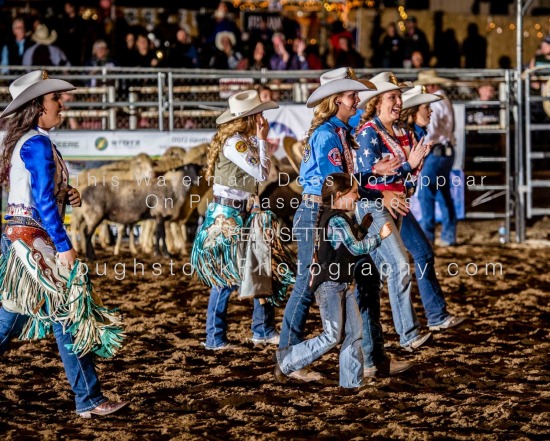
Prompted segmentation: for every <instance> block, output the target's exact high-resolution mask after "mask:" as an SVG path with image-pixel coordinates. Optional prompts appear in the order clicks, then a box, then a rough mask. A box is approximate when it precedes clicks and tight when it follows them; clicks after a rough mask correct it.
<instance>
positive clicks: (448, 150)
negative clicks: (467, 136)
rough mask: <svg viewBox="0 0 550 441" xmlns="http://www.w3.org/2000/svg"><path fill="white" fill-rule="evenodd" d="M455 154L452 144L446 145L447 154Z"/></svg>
mask: <svg viewBox="0 0 550 441" xmlns="http://www.w3.org/2000/svg"><path fill="white" fill-rule="evenodd" d="M452 154H453V148H452V147H451V146H450V145H447V146H445V156H451V155H452Z"/></svg>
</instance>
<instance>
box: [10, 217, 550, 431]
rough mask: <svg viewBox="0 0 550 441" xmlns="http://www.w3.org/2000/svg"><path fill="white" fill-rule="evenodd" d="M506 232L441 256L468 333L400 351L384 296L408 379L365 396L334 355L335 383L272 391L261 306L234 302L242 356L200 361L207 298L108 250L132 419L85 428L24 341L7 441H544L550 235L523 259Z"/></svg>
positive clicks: (104, 287) (117, 369) (472, 230)
mask: <svg viewBox="0 0 550 441" xmlns="http://www.w3.org/2000/svg"><path fill="white" fill-rule="evenodd" d="M497 228H498V222H494V221H479V222H468V223H465V222H463V223H461V224H460V228H459V235H460V244H459V246H457V247H454V248H447V249H443V248H438V249H437V269H438V271H439V273H440V277H441V282H442V284H443V286H444V290H445V292H446V295H447V299H448V303H449V305H450V310H451V311H452V312H453V313H456V314H463V315H467V316H468V317H469V320H468V322H467V323H465V324H464V326H462V327H461V328H460V329H457V330H450V331H447V332H440V333H437V334H436V335H435V338H434V341H433V344H432V345H431V346H429V347H426V348H422V349H420V350H418V351H417V352H415V353H412V354H410V353H407V352H404V351H402V350H400V349H399V348H398V346H397V338H396V334H395V332H394V331H393V328H392V325H391V322H390V312H389V306H388V301H387V296H385V298H384V301H383V311H382V318H383V324H384V326H385V329H386V334H387V340H388V342H390V343H391V347H390V348H389V352H390V353H391V354H392V355H393V356H394V357H397V358H400V359H407V360H410V361H412V362H414V368H413V369H411V370H410V371H408V372H407V373H406V374H404V375H402V376H399V377H393V378H385V379H373V380H371V381H370V383H369V384H368V386H367V387H365V388H364V389H362V390H360V391H359V392H357V391H345V390H342V389H340V388H339V387H338V385H337V380H338V373H337V372H338V371H337V362H338V353H337V351H334V352H332V353H330V354H327V355H326V356H324V357H323V358H322V359H321V360H320V361H319V362H317V363H315V365H314V367H315V369H317V370H319V371H321V372H323V373H324V374H326V375H327V376H328V377H329V378H330V379H331V380H332V383H331V384H324V385H321V384H303V383H289V384H285V385H279V384H276V383H274V381H273V376H272V371H273V362H272V361H271V356H272V352H273V350H272V348H265V347H264V348H257V347H253V345H252V344H251V343H250V341H249V340H248V339H249V337H250V331H249V326H250V317H251V307H250V304H249V303H245V302H239V301H238V300H237V299H234V300H233V301H232V303H231V306H230V309H229V337H230V339H231V340H232V341H234V342H242V345H243V348H242V349H240V350H238V351H234V352H221V353H212V352H207V351H205V350H204V348H203V347H202V346H201V344H200V343H201V341H203V340H204V336H205V332H204V323H205V312H206V304H207V299H208V291H207V289H205V288H204V287H203V286H201V285H200V284H199V283H198V282H197V281H195V280H192V279H190V278H188V277H185V276H182V275H181V273H180V272H179V271H180V270H181V267H182V265H183V263H185V260H178V261H175V262H174V267H173V272H174V275H170V268H169V263H168V262H167V261H166V262H163V261H158V262H161V263H162V265H163V266H162V269H163V270H164V274H163V275H162V276H160V277H158V276H154V275H153V274H152V264H153V263H154V262H156V261H157V260H155V259H153V258H147V257H140V258H139V259H138V261H139V262H140V263H143V264H144V269H145V275H144V276H142V275H141V274H139V272H138V274H137V275H134V274H133V266H134V261H133V258H131V257H130V256H129V255H128V254H126V255H125V257H123V258H122V259H117V258H114V257H113V256H112V252H111V251H110V250H109V251H100V252H99V262H100V269H101V268H102V265H103V264H104V263H105V264H106V267H107V275H106V276H96V277H95V278H94V281H95V284H96V286H97V287H98V289H99V290H100V292H101V293H102V296H103V298H104V300H105V302H106V303H107V304H108V305H109V306H120V308H121V309H122V310H123V312H124V316H125V321H126V325H127V340H126V345H125V347H124V348H123V350H122V351H121V352H120V353H119V355H118V356H117V357H116V358H114V359H112V360H108V361H99V362H98V369H99V372H100V376H101V379H102V381H103V386H104V391H105V393H106V395H107V396H109V397H111V398H114V399H123V400H130V401H131V404H130V407H129V409H128V410H126V411H124V412H121V413H119V414H115V415H113V416H111V417H104V418H103V419H93V420H83V419H80V418H78V417H77V416H76V414H75V413H74V407H73V399H72V392H71V391H70V389H69V386H68V384H67V381H66V379H65V374H64V372H63V370H62V366H61V363H60V361H59V358H58V354H57V350H56V345H55V341H54V340H53V339H48V340H46V341H39V342H30V343H29V342H25V343H19V342H16V343H14V344H13V347H12V350H11V351H9V352H8V353H6V354H5V355H4V356H3V357H2V358H1V359H0V439H2V440H39V439H40V440H57V439H62V440H92V439H97V440H117V441H124V440H200V439H212V440H229V439H235V440H264V439H266V440H272V439H294V440H305V439H311V440H332V439H334V440H352V439H353V440H360V439H367V438H369V439H375V440H381V439H407V440H416V439H422V440H434V439H436V440H438V439H459V440H472V439H474V440H500V439H505V440H508V439H522V440H527V439H540V440H543V439H550V404H549V403H550V400H549V398H550V387H549V384H550V373H549V372H548V352H549V349H550V343H549V322H550V305H549V292H550V283H549V282H550V274H549V269H550V266H549V265H548V261H549V260H550V247H549V245H548V244H549V239H550V236H549V235H550V220H548V219H543V220H540V221H539V222H537V223H536V224H535V225H531V226H530V228H529V235H528V238H529V239H530V240H529V241H528V242H527V243H526V244H522V245H514V244H511V245H507V246H504V247H502V246H500V245H497V243H498V241H497ZM117 262H122V263H125V264H126V268H125V269H126V273H125V274H124V277H122V266H121V265H119V266H118V267H117V269H116V270H117V273H118V275H116V274H115V268H114V265H115V264H116V263H117ZM491 262H492V263H500V264H501V265H502V275H500V274H497V275H493V274H492V270H491V269H489V273H490V274H488V275H486V272H485V268H486V266H485V264H486V263H491ZM453 264H456V266H455V265H453ZM468 264H470V266H467V265H468ZM449 265H451V266H449ZM475 265H477V274H475V275H474V274H473V273H474V272H475V268H476V266H475ZM449 269H450V270H451V271H450V272H458V275H456V276H451V275H450V274H448V273H449V271H448V270H449ZM467 271H468V272H469V273H470V274H473V275H468V274H467ZM115 277H118V278H119V279H122V280H116V278H115ZM414 289H415V292H414V296H415V299H416V301H415V303H416V304H417V305H418V307H417V311H418V312H419V317H420V319H421V321H422V322H423V323H424V324H425V320H424V317H423V313H422V310H421V306H420V305H419V304H418V293H417V291H416V286H415V288H414ZM282 312H283V310H282V309H278V310H277V314H278V318H279V321H280V318H281V315H282ZM319 327H320V325H319V321H318V313H317V310H316V309H315V308H314V309H313V311H312V314H311V317H310V320H309V321H308V331H309V332H310V333H311V335H314V334H315V333H316V332H318V330H319Z"/></svg>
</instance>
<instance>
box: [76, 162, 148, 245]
mask: <svg viewBox="0 0 550 441" xmlns="http://www.w3.org/2000/svg"><path fill="white" fill-rule="evenodd" d="M153 176H154V171H153V160H152V159H151V157H150V156H149V155H147V154H145V153H140V154H139V155H137V156H135V157H133V158H131V159H130V160H124V161H118V162H114V163H109V164H106V165H104V166H101V167H99V168H95V169H88V170H84V171H82V172H81V173H79V174H78V176H77V177H76V184H75V186H76V187H80V192H81V193H82V192H83V191H84V189H85V188H86V187H88V186H97V185H100V186H111V185H116V184H117V183H118V182H119V181H121V180H123V181H132V180H143V179H147V178H152V177H153ZM83 214H84V211H83V210H82V209H81V208H76V209H74V210H73V214H72V217H71V240H72V242H73V245H74V246H75V249H76V250H77V251H79V252H81V251H83V250H86V243H85V234H84V231H83V228H84V227H85V224H84V223H83V222H84V220H83ZM125 227H126V225H120V224H119V225H117V229H118V234H117V241H116V245H115V251H114V254H115V255H118V254H119V253H120V247H121V244H122V232H123V229H124V228H125ZM101 230H102V231H100V236H99V237H100V240H101V245H102V246H103V247H104V248H105V247H106V246H107V245H108V244H107V240H106V238H107V237H109V229H108V226H107V224H104V225H103V228H101ZM77 233H80V241H79V238H78V234H77ZM133 239H134V238H133V230H131V233H130V251H131V252H132V254H136V253H137V250H136V248H135V242H134V240H133Z"/></svg>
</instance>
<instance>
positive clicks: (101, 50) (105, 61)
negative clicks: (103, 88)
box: [84, 40, 118, 87]
mask: <svg viewBox="0 0 550 441" xmlns="http://www.w3.org/2000/svg"><path fill="white" fill-rule="evenodd" d="M117 65H118V64H117V63H116V62H115V61H114V60H112V59H111V58H110V57H109V48H108V47H107V42H106V41H105V40H97V41H96V42H95V43H94V45H93V46H92V58H90V59H88V60H86V61H85V62H84V66H91V67H115V66H117ZM98 72H99V69H97V70H91V71H90V72H89V75H90V76H91V77H92V78H91V80H90V81H89V85H90V86H91V87H95V86H97V84H98V79H97V78H96V77H95V74H96V73H98Z"/></svg>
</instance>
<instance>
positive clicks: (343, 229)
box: [327, 216, 382, 256]
mask: <svg viewBox="0 0 550 441" xmlns="http://www.w3.org/2000/svg"><path fill="white" fill-rule="evenodd" d="M327 239H328V240H329V241H330V243H331V245H332V246H333V247H334V249H337V248H338V247H339V246H340V243H343V244H344V246H345V247H346V248H347V249H348V251H349V252H350V253H351V254H353V255H354V256H360V255H361V254H368V253H370V252H371V251H373V250H375V249H376V248H377V247H378V246H380V243H381V242H382V239H381V238H380V234H378V233H376V234H374V235H372V236H365V237H364V238H363V239H362V240H358V239H356V238H355V236H354V234H353V232H352V231H351V228H350V226H349V224H348V223H347V222H346V220H345V219H344V218H342V217H341V216H334V217H331V218H330V220H329V222H328V235H327Z"/></svg>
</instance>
